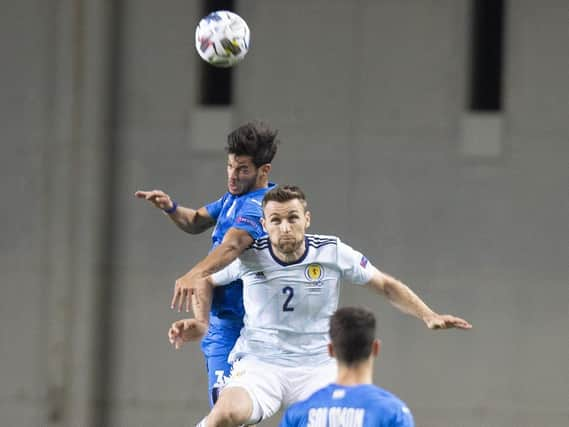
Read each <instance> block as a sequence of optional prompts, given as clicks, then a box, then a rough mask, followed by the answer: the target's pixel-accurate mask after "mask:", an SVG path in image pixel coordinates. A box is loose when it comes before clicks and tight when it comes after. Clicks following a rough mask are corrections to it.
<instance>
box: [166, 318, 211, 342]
mask: <svg viewBox="0 0 569 427" xmlns="http://www.w3.org/2000/svg"><path fill="white" fill-rule="evenodd" d="M206 332H207V325H206V324H205V323H203V322H200V321H199V320H197V319H182V320H177V321H175V322H174V323H172V326H170V329H169V330H168V340H169V341H170V344H172V345H173V346H174V348H175V349H176V350H178V349H180V348H182V346H183V345H184V344H185V343H187V342H189V341H199V340H200V339H202V337H203V336H204V335H205V333H206Z"/></svg>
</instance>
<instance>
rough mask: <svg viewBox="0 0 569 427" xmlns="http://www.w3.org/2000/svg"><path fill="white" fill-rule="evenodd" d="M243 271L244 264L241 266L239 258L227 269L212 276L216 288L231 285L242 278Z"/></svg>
mask: <svg viewBox="0 0 569 427" xmlns="http://www.w3.org/2000/svg"><path fill="white" fill-rule="evenodd" d="M243 270H244V269H243V264H241V261H240V260H239V258H237V259H235V261H233V262H232V263H231V264H229V265H228V266H227V267H225V268H224V269H222V270H219V271H218V272H217V273H214V274H212V275H211V278H212V280H213V284H214V286H225V285H229V284H230V283H231V282H234V281H235V280H237V279H239V278H241V276H242V275H243V272H244V271H243Z"/></svg>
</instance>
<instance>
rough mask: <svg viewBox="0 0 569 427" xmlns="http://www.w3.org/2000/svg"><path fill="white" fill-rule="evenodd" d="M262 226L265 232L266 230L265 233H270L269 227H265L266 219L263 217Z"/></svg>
mask: <svg viewBox="0 0 569 427" xmlns="http://www.w3.org/2000/svg"><path fill="white" fill-rule="evenodd" d="M261 225H262V226H263V230H265V233H268V231H267V227H265V217H264V216H262V217H261Z"/></svg>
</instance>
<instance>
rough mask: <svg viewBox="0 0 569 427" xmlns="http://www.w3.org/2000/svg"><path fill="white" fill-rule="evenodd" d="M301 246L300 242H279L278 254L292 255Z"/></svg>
mask: <svg viewBox="0 0 569 427" xmlns="http://www.w3.org/2000/svg"><path fill="white" fill-rule="evenodd" d="M301 246H302V240H298V241H292V240H286V241H284V242H282V241H280V240H279V242H278V244H277V248H279V252H280V253H282V254H284V255H293V254H294V253H295V252H296V251H297V250H298V248H300V247H301Z"/></svg>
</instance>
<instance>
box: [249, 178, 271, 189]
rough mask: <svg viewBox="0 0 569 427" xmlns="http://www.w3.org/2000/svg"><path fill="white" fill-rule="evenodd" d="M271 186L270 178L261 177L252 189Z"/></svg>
mask: <svg viewBox="0 0 569 427" xmlns="http://www.w3.org/2000/svg"><path fill="white" fill-rule="evenodd" d="M268 186H269V178H268V177H260V178H259V179H258V180H257V182H256V183H255V187H253V189H252V190H251V191H256V190H260V189H261V188H267V187H268Z"/></svg>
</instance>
